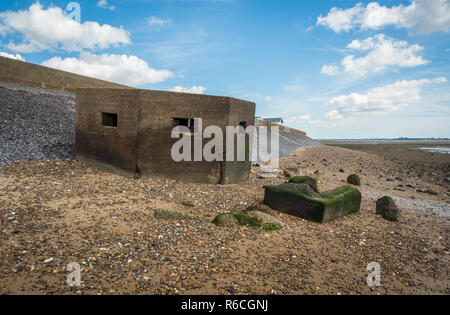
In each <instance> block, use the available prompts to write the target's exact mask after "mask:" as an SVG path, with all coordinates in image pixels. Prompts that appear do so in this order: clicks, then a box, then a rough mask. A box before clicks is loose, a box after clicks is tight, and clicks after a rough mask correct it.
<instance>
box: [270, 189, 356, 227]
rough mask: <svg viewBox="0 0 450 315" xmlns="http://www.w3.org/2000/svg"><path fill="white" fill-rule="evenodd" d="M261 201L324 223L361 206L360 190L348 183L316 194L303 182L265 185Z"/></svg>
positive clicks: (298, 215) (274, 207) (285, 211)
mask: <svg viewBox="0 0 450 315" xmlns="http://www.w3.org/2000/svg"><path fill="white" fill-rule="evenodd" d="M264 188H265V196H264V204H266V205H268V206H269V207H271V208H272V209H274V210H277V211H281V212H284V213H287V214H291V215H294V216H297V217H300V218H303V219H307V220H311V221H315V222H319V223H324V222H327V221H330V220H333V219H336V218H339V217H342V216H345V215H348V214H351V213H356V212H359V210H360V208H361V192H360V191H359V190H358V189H357V188H355V187H352V186H342V187H339V188H337V189H335V190H332V191H328V192H325V193H322V194H320V195H319V194H317V193H316V192H315V191H314V190H312V189H311V187H309V185H306V184H293V183H288V184H282V185H280V186H266V187H264Z"/></svg>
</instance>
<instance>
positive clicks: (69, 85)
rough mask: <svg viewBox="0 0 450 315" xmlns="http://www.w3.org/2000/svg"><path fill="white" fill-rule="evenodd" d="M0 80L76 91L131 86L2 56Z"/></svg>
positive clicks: (0, 59) (71, 91)
mask: <svg viewBox="0 0 450 315" xmlns="http://www.w3.org/2000/svg"><path fill="white" fill-rule="evenodd" d="M0 81H1V82H6V83H12V84H18V85H24V86H31V87H37V88H43V89H49V90H57V91H64V92H70V93H75V91H76V89H77V88H82V87H91V88H129V87H127V86H124V85H120V84H116V83H112V82H108V81H103V80H98V79H93V78H90V77H86V76H83V75H78V74H74V73H70V72H66V71H61V70H56V69H52V68H48V67H44V66H40V65H36V64H32V63H28V62H24V61H19V60H14V59H10V58H5V57H0Z"/></svg>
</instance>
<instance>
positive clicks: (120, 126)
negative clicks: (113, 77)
mask: <svg viewBox="0 0 450 315" xmlns="http://www.w3.org/2000/svg"><path fill="white" fill-rule="evenodd" d="M139 110H140V106H139V90H135V89H80V90H78V92H77V106H76V111H77V113H76V118H77V120H76V158H77V159H78V160H79V161H81V162H84V163H85V164H87V165H92V166H94V167H97V168H100V169H102V170H105V171H112V172H114V173H119V174H121V175H128V176H134V175H135V174H136V161H137V156H138V151H137V148H138V145H137V140H138V138H137V135H138V117H139ZM102 113H117V117H118V120H117V127H105V126H103V125H102Z"/></svg>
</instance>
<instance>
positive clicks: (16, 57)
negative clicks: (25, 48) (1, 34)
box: [0, 51, 25, 61]
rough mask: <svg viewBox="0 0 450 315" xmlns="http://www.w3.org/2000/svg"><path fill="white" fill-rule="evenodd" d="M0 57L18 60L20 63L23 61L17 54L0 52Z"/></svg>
mask: <svg viewBox="0 0 450 315" xmlns="http://www.w3.org/2000/svg"><path fill="white" fill-rule="evenodd" d="M0 56H2V57H6V58H10V59H15V60H20V61H25V58H24V57H22V56H21V55H19V54H8V53H7V52H3V51H0Z"/></svg>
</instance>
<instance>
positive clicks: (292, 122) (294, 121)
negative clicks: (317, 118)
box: [286, 115, 311, 126]
mask: <svg viewBox="0 0 450 315" xmlns="http://www.w3.org/2000/svg"><path fill="white" fill-rule="evenodd" d="M310 120H311V116H309V115H300V116H295V117H291V118H289V119H287V120H286V125H287V126H298V125H301V124H305V123H307V122H309V121H310Z"/></svg>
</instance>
